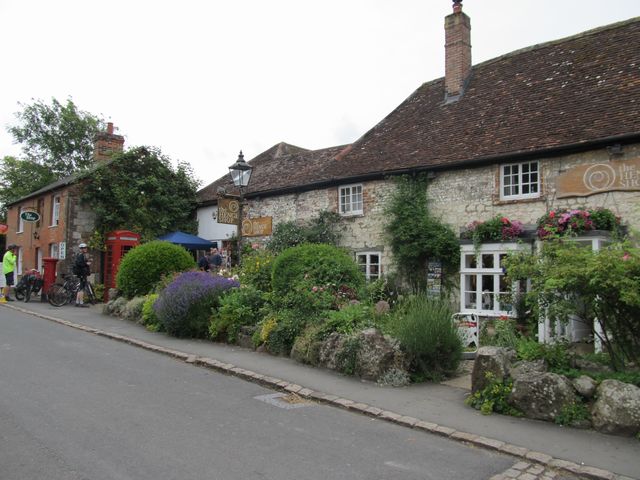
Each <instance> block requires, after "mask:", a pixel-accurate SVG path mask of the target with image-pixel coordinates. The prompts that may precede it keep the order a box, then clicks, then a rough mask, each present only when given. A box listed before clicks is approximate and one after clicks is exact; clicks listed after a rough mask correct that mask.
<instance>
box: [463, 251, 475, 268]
mask: <svg viewBox="0 0 640 480" xmlns="http://www.w3.org/2000/svg"><path fill="white" fill-rule="evenodd" d="M464 267H465V268H476V255H475V254H466V255H465V256H464Z"/></svg>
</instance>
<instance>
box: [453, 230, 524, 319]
mask: <svg viewBox="0 0 640 480" xmlns="http://www.w3.org/2000/svg"><path fill="white" fill-rule="evenodd" d="M530 248H531V246H530V245H528V244H522V243H511V242H509V243H507V242H505V243H485V244H482V245H480V247H479V248H477V249H476V247H475V246H474V245H471V244H469V245H461V246H460V312H462V313H476V314H478V315H480V316H486V317H499V316H502V315H512V314H513V308H512V307H511V305H509V304H505V305H501V303H500V297H501V296H502V295H506V294H508V293H509V291H510V290H511V289H512V288H515V286H514V285H509V286H507V285H504V284H503V283H502V282H501V281H502V279H503V278H504V276H505V273H504V271H503V269H502V266H501V265H500V259H501V258H502V256H506V255H508V254H509V253H510V252H515V251H518V250H525V249H530ZM483 256H484V257H483ZM474 259H475V266H474V264H473V260H474ZM483 260H486V261H485V262H484V266H483ZM483 277H484V278H483ZM487 283H488V284H489V285H487ZM487 286H489V287H490V288H488V289H486V290H488V292H487V291H485V290H483V287H487ZM501 288H502V289H501Z"/></svg>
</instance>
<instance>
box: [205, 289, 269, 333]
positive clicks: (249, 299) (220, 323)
mask: <svg viewBox="0 0 640 480" xmlns="http://www.w3.org/2000/svg"><path fill="white" fill-rule="evenodd" d="M264 304H265V300H264V298H263V292H261V291H260V290H257V289H256V288H254V287H242V288H236V289H233V290H231V291H230V292H229V293H227V294H226V295H224V296H223V297H222V298H221V299H220V307H219V308H218V309H217V310H216V311H214V313H213V315H212V317H211V323H210V325H209V335H210V336H211V338H214V339H215V338H219V337H220V336H222V335H226V337H227V341H228V342H229V343H235V341H236V339H237V336H238V332H239V331H240V327H242V326H244V325H256V324H257V323H258V321H259V320H260V319H261V316H260V311H261V309H262V308H263V307H264Z"/></svg>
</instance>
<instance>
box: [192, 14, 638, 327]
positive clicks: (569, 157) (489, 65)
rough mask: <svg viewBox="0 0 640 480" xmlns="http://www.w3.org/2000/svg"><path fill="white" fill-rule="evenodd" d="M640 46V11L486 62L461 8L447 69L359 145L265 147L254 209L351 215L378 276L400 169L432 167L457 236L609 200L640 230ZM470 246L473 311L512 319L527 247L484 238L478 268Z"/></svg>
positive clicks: (465, 268) (360, 255) (354, 239)
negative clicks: (509, 294)
mask: <svg viewBox="0 0 640 480" xmlns="http://www.w3.org/2000/svg"><path fill="white" fill-rule="evenodd" d="M638 45H640V18H632V19H630V20H627V21H623V22H619V23H616V24H612V25H608V26H604V27H600V28H597V29H594V30H591V31H588V32H584V33H581V34H578V35H575V36H572V37H568V38H564V39H561V40H556V41H551V42H548V43H544V44H539V45H535V46H532V47H529V48H525V49H521V50H518V51H515V52H512V53H509V54H506V55H503V56H501V57H498V58H495V59H492V60H489V61H486V62H483V63H480V64H477V65H472V63H471V46H470V20H469V17H468V16H467V15H466V14H465V13H464V12H462V7H461V5H460V3H459V2H454V12H453V13H452V14H451V15H448V16H447V17H446V18H445V50H446V65H445V76H444V77H443V78H439V79H435V80H432V81H429V82H427V83H424V84H423V85H421V86H420V87H419V88H418V89H417V90H416V91H415V92H414V93H413V94H412V95H410V96H409V97H408V98H407V99H406V100H405V101H404V102H402V103H401V104H400V105H399V106H398V107H397V108H396V109H395V110H394V111H392V112H391V113H390V114H389V115H388V116H387V117H386V118H384V119H382V120H381V121H380V122H379V123H378V124H377V125H375V126H374V127H373V128H372V129H371V130H369V131H368V132H367V133H365V134H364V135H363V136H362V137H361V138H359V139H358V140H356V141H355V142H354V143H353V144H351V145H348V146H342V147H333V148H328V149H323V150H315V151H309V150H304V149H301V148H298V147H291V146H288V145H286V144H280V145H276V146H274V147H272V148H271V149H269V150H267V151H266V152H263V153H261V154H260V155H258V156H257V157H256V158H254V159H253V160H251V161H250V162H249V163H250V165H252V166H253V167H254V170H253V175H252V178H251V183H250V185H249V186H248V188H247V191H246V198H247V203H248V204H247V206H246V208H245V210H244V213H245V215H246V216H248V217H265V216H271V217H272V218H273V223H274V225H276V224H278V223H279V222H282V221H288V220H300V221H303V220H307V219H309V218H311V217H313V216H315V215H317V213H318V212H319V211H321V210H325V209H329V210H332V211H336V212H338V213H340V214H341V215H342V224H341V226H342V228H343V231H344V236H343V239H342V243H343V245H344V246H345V247H348V248H349V249H351V250H352V251H353V252H354V256H355V258H356V260H357V261H358V262H359V263H360V264H361V267H362V269H363V271H365V273H366V274H367V276H369V277H370V278H375V277H377V276H378V275H379V274H380V273H381V272H386V271H389V269H390V268H391V267H392V264H393V262H392V258H391V254H390V251H389V246H388V245H386V244H385V239H384V235H383V227H384V224H385V222H386V218H385V215H384V204H385V201H386V199H387V198H388V196H389V194H390V193H391V192H392V189H393V184H392V182H390V181H389V178H390V177H393V176H395V175H401V174H406V173H415V172H426V173H427V174H428V176H429V178H430V182H429V186H428V188H427V196H428V199H429V209H430V211H431V212H432V213H434V214H435V215H436V216H438V217H439V218H441V219H442V220H443V221H444V222H446V223H448V224H449V225H451V226H452V227H453V228H454V230H455V231H459V230H461V229H462V228H463V227H465V226H466V225H468V224H469V223H470V222H471V221H474V220H479V221H483V220H487V219H489V218H492V217H494V216H495V215H497V214H502V215H506V216H508V217H509V218H513V219H517V220H519V221H521V222H523V223H525V224H534V223H535V221H536V220H537V219H538V218H539V217H540V216H542V215H544V214H545V213H546V212H547V211H549V210H551V209H554V208H561V207H566V208H575V207H587V208H593V207H606V208H609V209H611V210H613V211H614V212H615V213H616V214H617V215H619V216H620V217H622V219H623V221H624V222H625V223H626V224H627V225H628V226H629V227H630V228H631V229H638V228H640V49H638V48H637V46H638ZM221 186H223V187H225V188H227V189H230V188H231V183H230V179H229V178H228V177H227V176H225V177H223V178H221V179H218V180H217V181H215V182H213V183H212V184H211V185H208V186H207V187H205V188H203V189H202V190H201V191H200V192H199V193H198V196H199V201H200V206H201V208H205V207H206V208H212V206H213V205H215V203H216V201H217V193H216V192H217V189H218V187H221ZM208 221H212V220H211V219H210V218H209V219H208ZM201 225H202V220H201ZM201 228H202V227H201ZM262 240H266V238H263V239H262ZM465 248H467V249H468V247H465V246H464V245H462V247H461V264H462V268H461V271H460V292H459V294H460V295H459V297H460V310H461V311H468V312H481V313H483V314H486V315H500V314H504V313H505V312H506V308H505V306H504V305H500V302H499V294H500V292H501V288H502V284H501V279H502V277H503V273H502V269H501V268H500V256H501V255H504V254H506V252H507V250H508V249H510V248H516V247H515V246H514V245H507V244H493V245H486V246H484V247H483V248H484V249H485V251H484V252H483V259H484V255H486V258H487V263H486V264H485V265H475V264H471V263H466V262H467V260H468V258H467V256H466V254H465ZM474 257H475V256H474Z"/></svg>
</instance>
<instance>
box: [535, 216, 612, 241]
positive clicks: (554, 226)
mask: <svg viewBox="0 0 640 480" xmlns="http://www.w3.org/2000/svg"><path fill="white" fill-rule="evenodd" d="M537 225H538V238H540V239H541V240H546V239H549V238H552V237H558V236H566V235H581V234H583V233H585V232H588V231H591V230H606V231H610V232H617V231H618V230H619V229H620V217H618V216H616V215H615V214H614V213H613V212H612V211H611V210H609V209H607V208H596V209H573V210H569V209H555V210H551V211H550V212H549V213H547V214H546V215H543V216H542V217H540V218H539V219H538V222H537Z"/></svg>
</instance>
